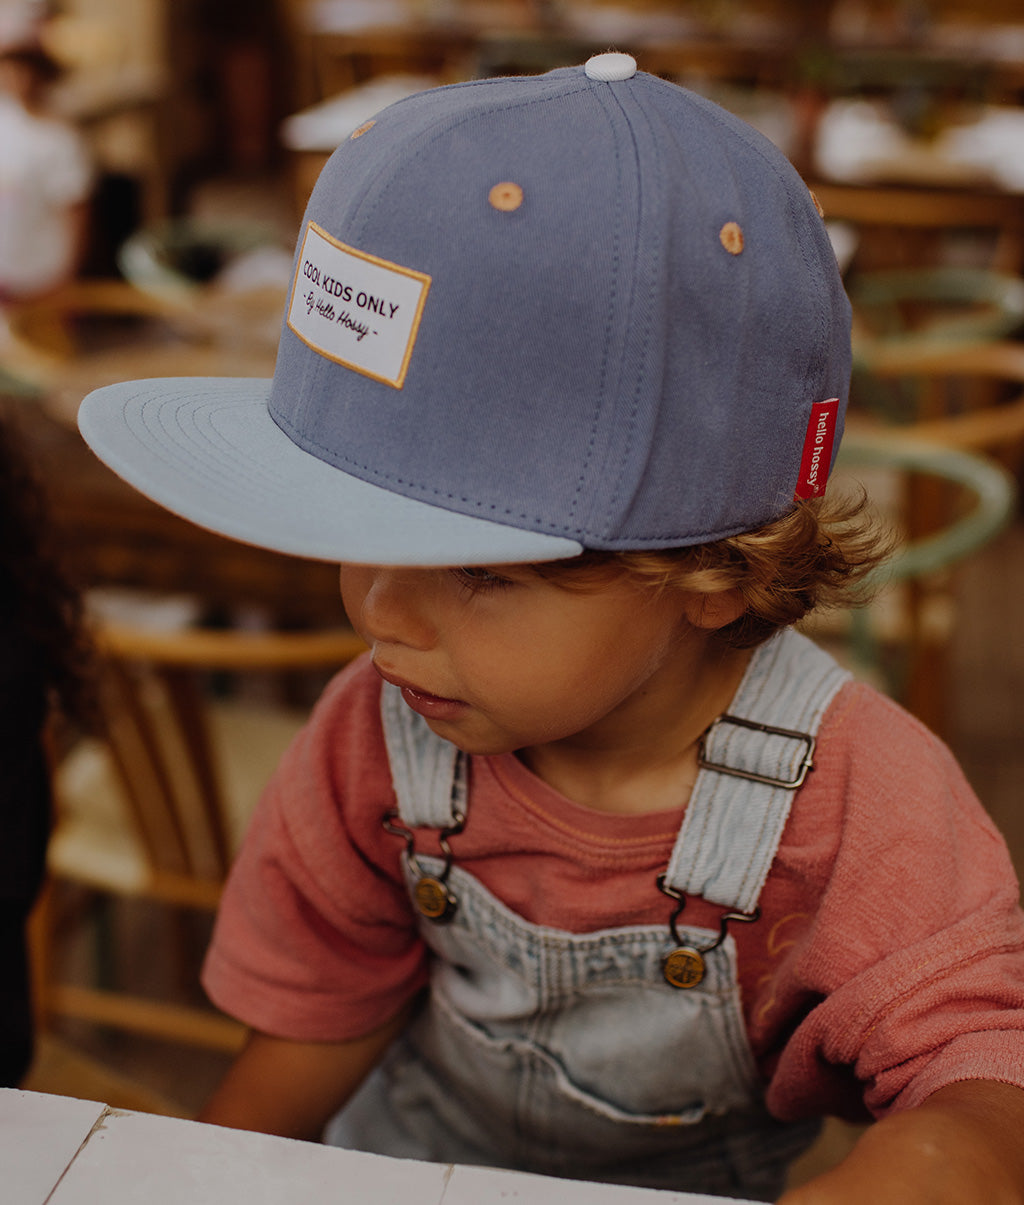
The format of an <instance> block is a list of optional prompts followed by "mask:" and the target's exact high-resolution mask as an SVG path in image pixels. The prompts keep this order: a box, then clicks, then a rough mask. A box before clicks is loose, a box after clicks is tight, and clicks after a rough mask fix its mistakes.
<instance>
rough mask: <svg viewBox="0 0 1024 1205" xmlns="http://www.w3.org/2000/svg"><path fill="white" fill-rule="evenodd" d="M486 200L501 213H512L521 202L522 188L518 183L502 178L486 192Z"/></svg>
mask: <svg viewBox="0 0 1024 1205" xmlns="http://www.w3.org/2000/svg"><path fill="white" fill-rule="evenodd" d="M487 200H488V201H490V203H491V205H492V206H493V207H494V208H495V209H498V210H500V211H501V212H502V213H512V212H513V211H514V210H516V209H518V208H519V206H520V205H522V203H523V190H522V189H521V188H520V187H519V185H518V184H513V183H512V182H511V181H509V180H503V181H502V182H501V184H495V186H494V187H493V188H492V189H491V191H490V192H489V193H488V194H487Z"/></svg>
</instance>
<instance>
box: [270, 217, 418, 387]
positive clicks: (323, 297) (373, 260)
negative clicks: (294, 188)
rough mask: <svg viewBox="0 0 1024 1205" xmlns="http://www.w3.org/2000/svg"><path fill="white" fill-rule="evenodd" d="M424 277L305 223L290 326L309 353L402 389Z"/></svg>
mask: <svg viewBox="0 0 1024 1205" xmlns="http://www.w3.org/2000/svg"><path fill="white" fill-rule="evenodd" d="M429 288H430V277H429V276H427V275H426V274H425V273H423V272H416V271H413V269H411V268H403V267H400V266H399V265H398V264H392V263H389V262H388V261H387V260H386V259H379V258H378V257H377V256H375V255H367V254H366V253H365V252H364V251H357V250H356V249H355V248H354V247H348V246H346V245H345V244H344V243H339V242H338V240H337V239H334V238H332V237H331V236H330V235H329V234H328V233H327V231H326V230H322V229H321V228H320V227H319V226H318V225H317V224H316V223H315V222H309V223H308V224H307V226H306V233H305V236H304V237H303V240H302V250H301V252H300V254H299V265H298V268H297V269H296V272H295V283H294V284H293V285H292V295H291V300H290V301H289V303H288V325H289V326H290V327H291V329H292V330H293V331H294V332H295V334H296V335H298V337H299V338H300V339H301V340H302V341H303V343H306V344H308V346H310V347H311V348H313V350H314V351H317V352H319V353H320V354H321V355H322V356H326V357H327V358H328V359H329V360H335V361H336V362H337V363H339V364H344V365H346V366H347V367H348V368H354V369H355V371H356V372H361V373H363V374H364V375H365V376H368V377H373V378H374V379H375V380H377V381H383V382H384V383H385V384H387V385H393V386H394V387H395V388H396V389H401V387H402V383H403V382H404V380H405V374H406V371H407V369H408V367H409V357H410V356H411V355H412V349H413V344H414V343H415V342H416V333H417V331H418V330H419V325H420V315H421V314H422V313H423V305H424V302H425V301H426V299H427V291H428V290H429Z"/></svg>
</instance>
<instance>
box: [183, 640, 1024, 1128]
mask: <svg viewBox="0 0 1024 1205" xmlns="http://www.w3.org/2000/svg"><path fill="white" fill-rule="evenodd" d="M379 697H380V682H379V679H378V678H377V676H376V674H375V673H374V672H373V670H372V669H371V668H370V666H369V664H368V662H367V660H365V659H362V660H360V661H358V662H356V663H355V664H354V665H352V666H350V667H349V668H348V669H346V670H345V671H344V672H342V673H341V674H339V675H338V677H337V678H335V680H334V681H333V682H332V683H331V684H330V685H329V686H328V688H327V690H326V691H325V692H324V695H323V697H322V699H321V700H320V702H319V703H318V705H317V707H316V710H315V711H314V714H313V718H312V720H311V722H310V724H309V725H308V726H307V728H306V729H305V730H304V732H303V733H302V734H301V735H300V736H299V738H298V739H297V740H296V742H295V743H294V745H293V746H292V748H291V749H290V750H289V752H288V753H287V755H286V756H285V758H284V760H283V762H282V764H281V766H280V768H279V769H278V771H277V773H276V774H275V776H274V778H273V780H272V781H271V783H270V784H269V786H268V788H267V790H266V792H265V795H264V798H263V800H262V801H261V804H260V806H259V808H258V809H257V812H256V814H255V816H254V819H253V821H252V824H251V827H250V830H249V833H248V835H247V838H246V841H245V843H244V845H243V848H242V851H241V853H240V855H239V858H238V861H237V863H236V865H235V867H234V869H233V872H232V874H231V878H230V880H229V883H228V886H227V889H226V891H225V895H224V899H223V903H222V905H221V910H220V914H219V917H218V921H217V927H216V931H215V934H214V940H213V943H212V946H211V949H210V952H209V955H208V958H207V962H206V966H205V969H204V984H205V986H206V989H207V992H208V993H209V995H210V997H211V999H212V1000H213V1001H214V1002H215V1003H216V1004H217V1005H218V1006H220V1007H221V1008H222V1009H224V1010H225V1011H226V1012H228V1013H230V1014H232V1015H234V1016H236V1017H238V1018H239V1019H240V1020H242V1021H244V1022H245V1023H246V1024H248V1025H250V1026H252V1027H253V1028H255V1029H258V1030H261V1031H263V1032H266V1033H270V1034H275V1035H278V1036H281V1037H288V1038H294V1039H298V1040H304V1041H336V1040H343V1039H346V1038H352V1037H356V1036H359V1035H361V1034H363V1033H366V1032H368V1031H369V1030H371V1029H374V1028H376V1027H378V1026H379V1025H381V1024H382V1023H383V1022H384V1021H385V1020H386V1019H388V1018H389V1017H391V1016H392V1015H394V1014H395V1013H397V1012H398V1010H399V1009H400V1008H401V1007H402V1005H403V1004H404V1003H405V1002H406V1001H407V1000H408V999H409V998H410V996H411V995H412V994H414V993H415V992H416V991H418V990H419V989H420V988H421V987H422V986H423V985H424V984H425V983H426V981H427V953H426V950H425V947H424V945H423V943H422V941H421V939H420V938H419V935H418V932H417V927H416V920H415V916H414V914H413V911H412V909H411V906H410V904H409V900H408V897H407V894H406V890H405V887H404V884H403V880H402V874H401V867H400V860H399V859H400V854H401V851H402V849H403V841H402V839H401V838H399V837H397V836H394V835H392V834H389V833H387V832H386V831H385V830H384V829H383V827H382V824H381V820H382V818H383V816H384V813H385V812H386V811H388V810H389V809H391V808H393V807H394V806H395V799H394V794H393V791H392V788H391V781H390V776H389V771H388V764H387V755H386V752H385V748H384V738H383V733H382V730H381V721H380V715H379ZM467 814H468V817H469V820H468V823H467V825H466V828H465V830H464V831H463V832H462V833H460V834H459V835H458V837H456V838H454V839H453V841H452V847H453V851H454V854H455V858H456V861H457V863H458V864H459V865H460V866H461V867H462V868H463V869H464V870H467V871H469V872H471V873H472V874H474V875H475V876H476V877H477V879H479V881H480V882H481V883H482V884H483V885H484V886H485V887H486V888H487V889H488V890H489V891H491V892H492V893H493V894H494V895H495V896H496V897H497V898H499V899H500V900H502V901H503V902H504V903H505V904H506V905H507V906H508V907H510V908H512V909H513V910H514V911H516V912H517V913H519V914H520V915H521V916H522V917H523V918H524V919H526V920H527V921H530V922H532V923H535V924H543V925H547V926H551V927H553V928H559V929H563V930H568V931H570V932H577V933H578V932H587V931H592V930H597V929H605V928H612V927H616V926H622V925H640V924H643V925H647V924H665V925H666V927H667V923H668V917H669V914H670V911H671V902H670V901H669V900H667V899H666V898H665V896H664V895H662V893H661V892H660V891H659V890H658V888H657V886H656V884H655V879H656V876H657V875H659V874H661V873H662V872H663V871H664V870H665V867H666V864H667V862H668V858H669V854H670V852H671V849H672V845H673V842H674V840H675V837H676V834H677V832H678V828H679V824H680V821H681V818H682V809H680V810H679V811H678V812H671V811H668V812H666V811H662V812H653V813H648V814H644V815H639V816H632V815H631V816H619V815H608V814H605V813H600V812H594V811H591V810H589V809H587V808H584V807H582V806H580V805H578V804H575V803H572V802H571V801H570V800H568V799H566V798H564V797H563V796H561V795H559V794H558V793H557V792H556V791H554V790H552V789H551V788H550V787H548V786H547V785H546V784H545V783H544V782H542V781H540V780H539V779H537V778H536V777H535V776H534V775H532V774H531V773H530V772H529V771H528V770H527V769H526V768H525V767H524V766H523V765H522V764H521V763H520V762H519V761H518V759H517V758H516V757H515V756H514V755H513V754H506V755H502V756H498V757H473V758H472V759H471V762H470V799H469V806H468V809H467ZM417 848H418V850H419V851H420V852H422V853H423V854H436V853H437V852H438V851H437V844H436V834H435V833H433V832H431V831H421V832H419V833H418V834H417ZM1018 900H1019V889H1018V885H1017V882H1016V879H1015V876H1014V873H1013V869H1012V866H1011V864H1010V861H1009V857H1008V855H1007V852H1006V848H1005V845H1004V843H1003V841H1002V839H1001V837H1000V836H999V834H998V833H997V831H996V830H995V828H994V826H993V825H992V823H991V821H990V820H989V818H988V816H987V815H986V813H985V811H984V809H983V808H982V806H981V804H980V803H979V802H978V800H977V799H976V797H975V796H974V794H973V792H972V791H971V789H970V787H969V786H968V785H967V783H966V781H965V780H964V778H963V775H962V773H961V772H960V770H959V768H958V766H957V764H956V762H955V761H954V759H953V757H952V755H951V754H950V753H949V751H948V750H947V749H946V747H945V746H944V745H943V744H942V743H941V742H940V741H939V740H938V739H937V738H936V737H934V736H933V735H932V734H931V733H929V732H928V731H927V730H926V729H925V728H923V727H922V726H921V725H920V724H919V723H918V722H917V721H916V720H914V719H913V718H912V717H911V716H909V715H908V714H907V713H906V712H904V711H903V710H901V709H900V708H899V707H897V706H896V705H895V704H894V703H892V702H891V701H889V700H888V699H886V698H884V697H883V696H882V695H880V694H878V693H877V692H876V691H874V690H872V689H871V688H870V687H867V686H864V685H861V684H849V685H847V686H845V687H844V688H843V689H842V690H841V691H840V693H839V695H838V696H837V697H836V699H835V700H834V702H833V703H832V705H831V707H830V708H829V710H828V712H827V714H826V716H825V718H824V721H823V724H822V727H821V731H820V734H819V741H818V749H817V753H816V755H815V768H814V771H813V772H812V773H811V774H810V776H809V777H808V780H807V782H806V784H805V785H804V787H803V788H802V789H801V790H800V791H799V792H798V794H797V795H796V797H795V799H794V803H793V809H792V813H791V815H790V818H789V821H788V823H787V826H786V830H785V832H784V834H783V838H782V842H781V845H780V847H779V851H778V854H777V856H776V859H775V862H774V864H773V866H772V871H771V874H770V875H769V878H768V881H767V883H766V884H765V887H764V891H763V892H762V896H761V900H760V905H761V919H760V920H759V921H758V922H757V923H756V924H751V925H737V926H735V928H734V929H733V930H732V932H733V935H734V937H735V941H736V946H737V951H738V958H739V973H740V987H741V992H742V1000H743V1009H744V1016H745V1019H746V1024H747V1032H748V1035H749V1039H750V1045H751V1049H752V1051H753V1053H754V1057H755V1059H756V1060H757V1064H758V1067H759V1069H760V1071H761V1073H762V1075H763V1077H764V1080H765V1084H766V1091H767V1103H768V1107H769V1108H770V1109H771V1110H772V1111H773V1112H774V1113H775V1114H776V1115H777V1116H778V1117H780V1118H782V1119H794V1118H798V1117H803V1116H809V1115H822V1114H835V1115H839V1116H847V1117H854V1118H856V1117H861V1116H863V1115H864V1106H865V1105H866V1106H867V1108H868V1109H869V1110H870V1111H871V1112H872V1113H874V1114H875V1115H881V1114H882V1113H885V1112H887V1111H888V1110H890V1109H892V1108H904V1107H909V1106H912V1105H915V1104H918V1103H920V1101H921V1100H923V1099H924V1098H925V1097H926V1096H927V1095H929V1094H930V1093H931V1092H934V1091H935V1090H936V1089H938V1088H940V1087H942V1086H943V1085H945V1084H948V1083H952V1082H955V1081H958V1080H964V1079H992V1080H1001V1081H1003V1082H1006V1083H1011V1084H1016V1085H1019V1086H1020V1087H1022V1088H1024V915H1022V913H1021V910H1020V908H1019V904H1018ZM720 914H721V909H720V908H718V907H715V906H713V905H709V904H706V903H705V902H704V901H703V900H699V899H694V900H691V901H690V902H689V903H688V904H687V908H686V916H685V922H686V924H687V925H701V926H706V927H708V928H710V929H712V930H714V931H717V928H718V917H719V916H720Z"/></svg>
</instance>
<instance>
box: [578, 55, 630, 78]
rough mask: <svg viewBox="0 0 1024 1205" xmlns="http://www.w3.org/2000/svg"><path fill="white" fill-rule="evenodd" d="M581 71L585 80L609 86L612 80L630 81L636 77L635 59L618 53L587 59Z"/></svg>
mask: <svg viewBox="0 0 1024 1205" xmlns="http://www.w3.org/2000/svg"><path fill="white" fill-rule="evenodd" d="M583 70H584V71H585V72H586V73H587V79H595V80H601V81H602V82H603V83H606V84H610V83H612V82H613V81H614V80H622V79H632V78H633V76H634V75H636V59H635V58H633V56H632V55H631V54H621V53H619V52H618V51H612V52H610V53H608V54H595V55H594V57H593V58H590V59H587V65H586V66H585V67H584V68H583Z"/></svg>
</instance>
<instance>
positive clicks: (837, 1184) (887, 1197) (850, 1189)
mask: <svg viewBox="0 0 1024 1205" xmlns="http://www.w3.org/2000/svg"><path fill="white" fill-rule="evenodd" d="M1022 1136H1024V1090H1021V1089H1020V1088H1014V1087H1011V1086H1009V1085H1007V1084H999V1083H994V1082H990V1081H987V1080H986V1081H981V1080H972V1081H965V1082H964V1083H959V1084H951V1085H949V1086H948V1087H946V1088H943V1089H941V1090H940V1091H938V1092H936V1093H935V1094H934V1095H933V1096H930V1097H929V1098H928V1099H927V1100H926V1101H925V1102H924V1103H923V1104H922V1105H920V1106H919V1107H918V1108H916V1109H908V1110H907V1111H906V1112H903V1113H896V1114H893V1115H892V1116H890V1117H887V1118H886V1119H885V1120H884V1121H880V1122H878V1123H877V1124H876V1125H874V1126H872V1127H871V1128H870V1129H869V1130H867V1131H866V1132H865V1134H864V1136H863V1137H862V1138H861V1139H860V1141H859V1142H858V1143H857V1145H856V1146H855V1147H854V1149H853V1150H852V1151H851V1153H850V1154H849V1155H848V1156H847V1157H846V1158H845V1159H844V1160H843V1161H842V1163H840V1164H838V1165H837V1166H836V1167H834V1168H833V1169H832V1170H831V1171H828V1172H826V1173H825V1174H824V1175H822V1176H818V1177H816V1178H815V1179H814V1180H812V1181H810V1183H808V1184H805V1185H803V1186H802V1187H800V1188H797V1189H794V1190H793V1191H792V1192H787V1193H786V1194H785V1195H784V1196H783V1197H781V1198H780V1200H779V1205H864V1202H866V1201H870V1202H871V1203H872V1205H915V1203H917V1205H947V1203H948V1205H971V1203H972V1202H976V1203H977V1205H1024V1140H1022Z"/></svg>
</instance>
